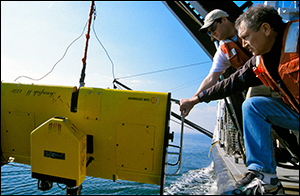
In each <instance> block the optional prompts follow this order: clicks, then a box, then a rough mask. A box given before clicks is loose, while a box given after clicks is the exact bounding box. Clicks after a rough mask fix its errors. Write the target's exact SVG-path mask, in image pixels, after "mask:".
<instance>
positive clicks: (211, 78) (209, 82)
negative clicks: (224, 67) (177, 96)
mask: <svg viewBox="0 0 300 196" xmlns="http://www.w3.org/2000/svg"><path fill="white" fill-rule="evenodd" d="M221 74H222V72H209V74H208V75H207V76H206V78H205V79H204V80H203V82H202V83H201V85H200V87H199V89H198V91H197V92H196V93H195V95H194V96H193V97H192V98H190V99H181V100H180V105H182V104H183V105H184V108H185V116H187V115H188V114H189V112H190V111H191V109H192V108H193V107H194V105H195V104H197V103H198V97H197V96H198V95H199V94H200V93H201V92H202V91H204V90H206V89H208V88H210V87H212V86H213V85H215V84H216V83H217V82H218V80H219V77H220V75H221Z"/></svg>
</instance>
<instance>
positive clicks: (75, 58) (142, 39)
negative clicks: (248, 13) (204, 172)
mask: <svg viewBox="0 0 300 196" xmlns="http://www.w3.org/2000/svg"><path fill="white" fill-rule="evenodd" d="M90 4H91V2H90V1H75V2H72V1H67V2H63V1H58V2H51V1H46V2H40V1H29V2H24V1H18V2H14V1H8V2H3V1H1V81H2V82H14V80H15V79H16V78H17V77H18V76H21V75H25V76H29V77H31V78H36V79H37V78H41V77H42V76H44V75H45V74H46V73H48V72H49V71H50V70H51V69H52V67H53V65H54V64H55V63H56V62H57V61H58V60H59V59H60V58H61V57H62V56H63V54H64V52H65V50H66V48H67V46H68V45H69V44H70V43H71V42H72V41H73V40H74V39H75V38H77V37H78V36H79V35H80V34H81V33H82V31H83V27H84V25H85V23H86V21H87V20H88V13H89V9H90ZM96 12H97V17H96V20H95V23H94V25H95V31H96V33H97V36H98V38H99V39H100V40H101V42H102V44H103V45H104V46H105V48H106V50H107V52H108V53H109V55H110V57H111V59H112V61H113V62H114V70H115V72H114V74H115V77H116V78H121V79H120V80H119V81H120V82H122V83H124V84H125V85H127V86H129V87H130V88H132V89H134V90H142V91H154V92H171V95H172V98H174V99H180V98H189V97H191V96H193V95H194V93H195V92H196V91H197V89H198V87H199V85H200V83H201V82H202V80H203V79H204V78H205V77H206V75H207V74H208V72H209V69H210V67H211V63H212V61H211V60H210V59H209V58H208V56H207V55H206V54H205V53H204V52H203V51H202V49H201V47H200V46H199V45H198V44H197V43H196V41H194V39H193V38H192V37H191V35H190V34H189V33H188V32H187V31H186V30H185V29H184V27H183V26H182V25H181V24H180V23H179V22H178V21H177V19H176V18H175V17H174V16H173V15H172V13H171V12H170V11H169V10H168V9H167V8H166V6H165V5H164V4H163V3H162V2H160V1H146V2H145V1H129V2H124V1H118V2H116V1H107V2H105V1H97V2H96ZM86 31H87V29H85V31H84V34H85V33H86ZM84 47H85V36H84V35H83V36H82V37H81V38H80V39H79V40H78V41H76V42H75V43H74V44H73V45H72V46H71V47H70V48H69V50H68V52H67V54H66V56H65V57H64V59H63V60H62V61H61V62H60V63H58V64H57V66H56V67H55V69H54V70H53V72H52V73H50V74H49V75H48V76H47V77H45V78H44V79H42V80H41V81H32V80H29V79H26V78H20V79H18V80H17V82H20V83H35V84H52V85H64V86H65V85H67V86H78V85H79V78H80V73H81V69H82V61H81V59H82V58H83V54H84ZM204 62H206V63H204ZM190 64H196V65H194V66H189V67H186V68H182V69H175V70H171V71H166V72H161V73H155V74H149V75H142V76H137V77H129V78H123V79H122V77H127V76H131V75H135V74H141V73H147V72H151V71H157V70H162V69H168V68H174V67H178V66H185V65H190ZM112 81H113V74H112V65H111V62H110V61H109V59H108V58H107V56H106V54H105V52H104V50H103V49H102V47H101V45H100V44H99V43H98V41H97V40H96V38H95V35H94V33H93V30H92V29H91V38H90V40H89V48H88V54H87V67H86V77H85V86H86V87H97V88H112V87H113V86H112ZM216 108H217V102H216V101H214V102H211V103H209V104H206V103H201V104H198V105H197V106H196V107H194V109H193V111H192V112H191V113H190V115H189V116H188V117H187V118H188V119H190V120H192V121H195V122H196V123H197V124H199V125H200V126H202V127H204V128H206V129H208V130H210V131H213V129H214V126H215V123H216ZM172 110H173V111H174V112H179V111H178V110H179V108H178V106H176V105H175V104H173V107H172ZM172 126H173V127H172ZM171 129H172V130H174V131H179V127H178V126H176V124H174V123H172V124H171ZM186 131H187V132H195V131H193V130H189V129H186Z"/></svg>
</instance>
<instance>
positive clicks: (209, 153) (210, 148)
mask: <svg viewBox="0 0 300 196" xmlns="http://www.w3.org/2000/svg"><path fill="white" fill-rule="evenodd" d="M219 142H220V141H217V142H215V143H213V144H212V145H211V147H210V149H209V153H208V157H210V151H211V149H212V147H214V145H216V144H217V143H219Z"/></svg>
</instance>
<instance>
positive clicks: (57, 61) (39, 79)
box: [14, 22, 88, 82]
mask: <svg viewBox="0 0 300 196" xmlns="http://www.w3.org/2000/svg"><path fill="white" fill-rule="evenodd" d="M87 23H88V22H86V23H85V25H84V27H83V30H82V33H81V34H80V35H79V36H78V37H77V38H76V39H74V40H73V41H72V42H71V43H70V44H69V46H68V47H67V48H66V50H65V53H64V54H63V56H62V57H61V58H60V59H59V60H58V61H57V62H56V63H55V64H54V65H53V67H52V69H51V70H50V71H49V72H48V73H47V74H46V75H44V76H43V77H41V78H39V79H34V78H31V77H28V76H19V77H17V78H16V79H15V80H14V82H15V81H17V80H18V79H19V78H27V79H30V80H34V81H39V80H41V79H43V78H45V77H46V76H47V75H49V74H50V73H51V72H52V71H53V70H54V68H55V67H56V65H57V64H58V63H59V62H60V61H61V60H63V58H65V56H66V54H67V52H68V50H69V48H70V47H71V45H72V44H74V43H75V42H76V41H77V40H78V39H79V38H80V37H81V36H82V35H83V33H84V30H85V27H86V25H87Z"/></svg>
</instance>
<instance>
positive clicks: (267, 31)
mask: <svg viewBox="0 0 300 196" xmlns="http://www.w3.org/2000/svg"><path fill="white" fill-rule="evenodd" d="M261 28H262V30H263V32H264V33H265V35H266V36H269V35H270V34H271V31H272V28H271V26H270V24H269V23H266V22H265V23H263V24H262V25H261Z"/></svg>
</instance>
